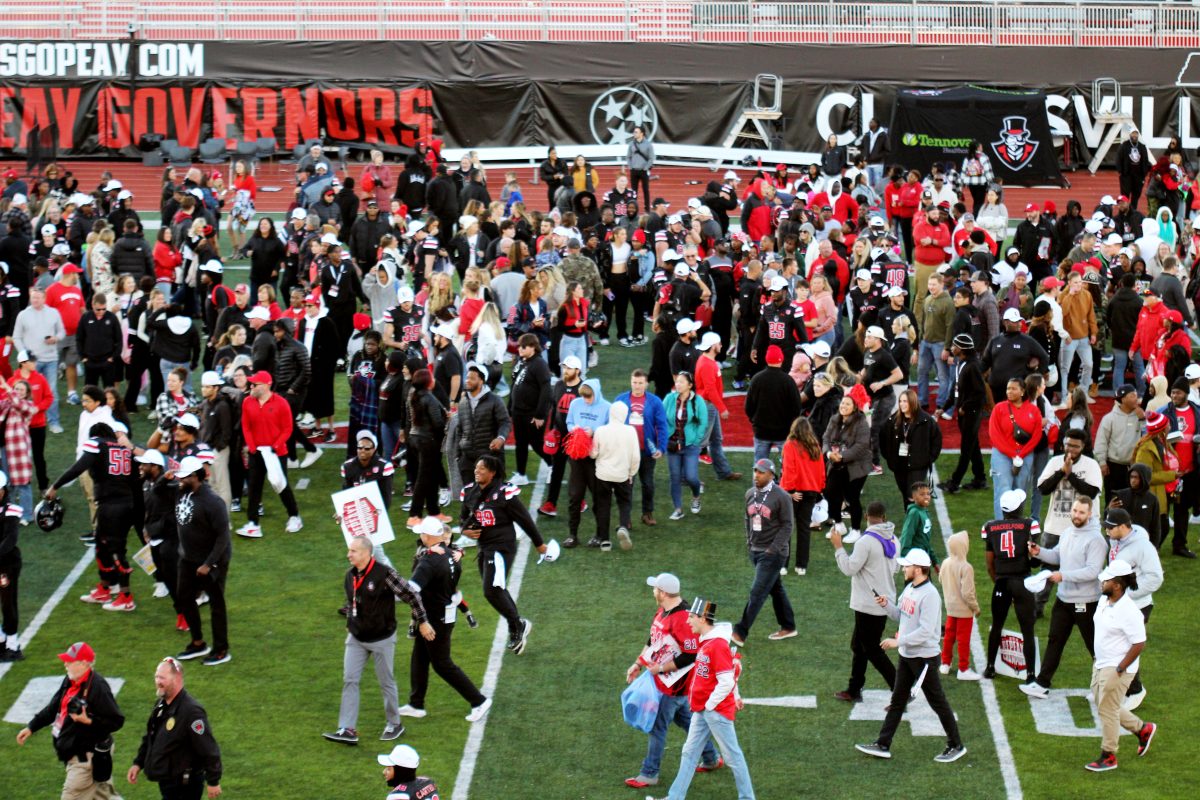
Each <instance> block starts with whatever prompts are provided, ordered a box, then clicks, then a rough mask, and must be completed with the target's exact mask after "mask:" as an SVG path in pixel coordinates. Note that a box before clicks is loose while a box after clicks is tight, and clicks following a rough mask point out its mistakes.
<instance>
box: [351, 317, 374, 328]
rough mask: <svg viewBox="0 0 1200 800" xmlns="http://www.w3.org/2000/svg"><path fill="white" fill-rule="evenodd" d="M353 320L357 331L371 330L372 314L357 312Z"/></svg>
mask: <svg viewBox="0 0 1200 800" xmlns="http://www.w3.org/2000/svg"><path fill="white" fill-rule="evenodd" d="M353 321H354V330H356V331H365V330H370V328H371V315H370V314H362V313H359V314H355V315H354V317H353Z"/></svg>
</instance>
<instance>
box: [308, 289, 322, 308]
mask: <svg viewBox="0 0 1200 800" xmlns="http://www.w3.org/2000/svg"><path fill="white" fill-rule="evenodd" d="M304 304H305V305H306V306H319V305H321V295H319V294H317V293H315V292H314V293H312V294H310V295H308V296H307V297H305V298H304Z"/></svg>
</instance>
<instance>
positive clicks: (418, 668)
mask: <svg viewBox="0 0 1200 800" xmlns="http://www.w3.org/2000/svg"><path fill="white" fill-rule="evenodd" d="M429 613H430V617H429V624H430V625H432V626H433V633H434V639H433V641H432V642H429V641H426V640H425V637H424V636H421V635H420V634H418V635H417V638H416V639H414V640H413V649H412V658H411V659H409V662H408V685H409V690H408V704H409V705H410V706H412V707H413V708H424V707H425V692H426V691H428V689H429V668H430V667H433V671H434V672H436V673H437V676H438V677H439V678H441V679H442V680H444V681H445V682H446V683H448V684H449V685H450V688H452V689H454V691H456V692H458V693H459V694H460V695H462V699H463V700H466V701H467V703H468V704H470V706H471V707H472V708H474V707H475V706H477V705H479V704H480V703H482V702H483V701H484V700H486V699H487V698H485V697H484V696H483V695H482V694H481V693H480V691H479V689H477V688H476V687H475V684H474V683H472V682H471V679H470V678H468V677H467V673H465V672H463V671H462V667H460V666H458V664H455V663H454V659H453V658H452V657H451V655H450V638H451V636H453V635H454V625H453V623H452V624H449V625H447V624H446V623H445V622H444V621H443V619H442V617H441V613H442V609H440V608H431V609H429Z"/></svg>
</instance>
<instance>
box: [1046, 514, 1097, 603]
mask: <svg viewBox="0 0 1200 800" xmlns="http://www.w3.org/2000/svg"><path fill="white" fill-rule="evenodd" d="M1061 536H1062V538H1060V539H1059V540H1058V544H1057V545H1056V546H1054V547H1052V548H1049V549H1047V548H1045V547H1043V548H1042V549H1041V552H1039V553H1038V558H1039V559H1041V561H1042V563H1043V564H1050V565H1052V566H1057V567H1058V571H1059V572H1061V573H1062V583H1060V584H1059V585H1058V599H1059V600H1062V601H1063V602H1064V603H1094V602H1096V601H1097V600H1099V599H1100V581H1099V580H1098V577H1099V575H1100V570H1102V569H1104V562H1105V559H1106V558H1107V556H1108V545H1107V544H1106V543H1105V541H1104V537H1103V536H1101V535H1100V523H1099V522H1098V521H1097V520H1094V519H1089V520H1088V521H1087V524H1086V525H1084V526H1083V527H1082V528H1076V527H1075V526H1074V525H1071V526H1069V527H1067V528H1066V529H1065V530H1064V531H1063V532H1062V535H1061Z"/></svg>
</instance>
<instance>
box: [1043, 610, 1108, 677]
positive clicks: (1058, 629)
mask: <svg viewBox="0 0 1200 800" xmlns="http://www.w3.org/2000/svg"><path fill="white" fill-rule="evenodd" d="M1097 605H1098V603H1083V604H1082V605H1081V606H1080V608H1081V609H1082V610H1080V611H1076V610H1075V607H1076V606H1075V603H1064V602H1063V601H1062V600H1059V599H1058V598H1057V597H1056V598H1054V608H1053V609H1051V611H1050V636H1049V639H1048V641H1047V642H1046V654H1045V656H1043V657H1042V668H1041V670H1040V671H1039V672H1038V676H1037V682H1038V683H1039V684H1041V685H1042V686H1045V687H1046V688H1047V689H1049V688H1050V684H1051V683H1052V682H1053V681H1054V673H1055V672H1057V671H1058V664H1059V662H1060V661H1062V654H1063V650H1064V649H1066V646H1067V640H1068V639H1070V638H1071V631H1073V630H1074V629H1075V628H1076V627H1078V628H1079V633H1080V635H1082V636H1083V645H1084V647H1086V648H1087V651H1088V654H1089V655H1091V656H1093V657H1094V656H1095V655H1096V651H1095V645H1094V643H1093V640H1094V638H1095V635H1096V626H1095V622H1094V621H1093V620H1092V617H1093V616H1095V614H1096V606H1097Z"/></svg>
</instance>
